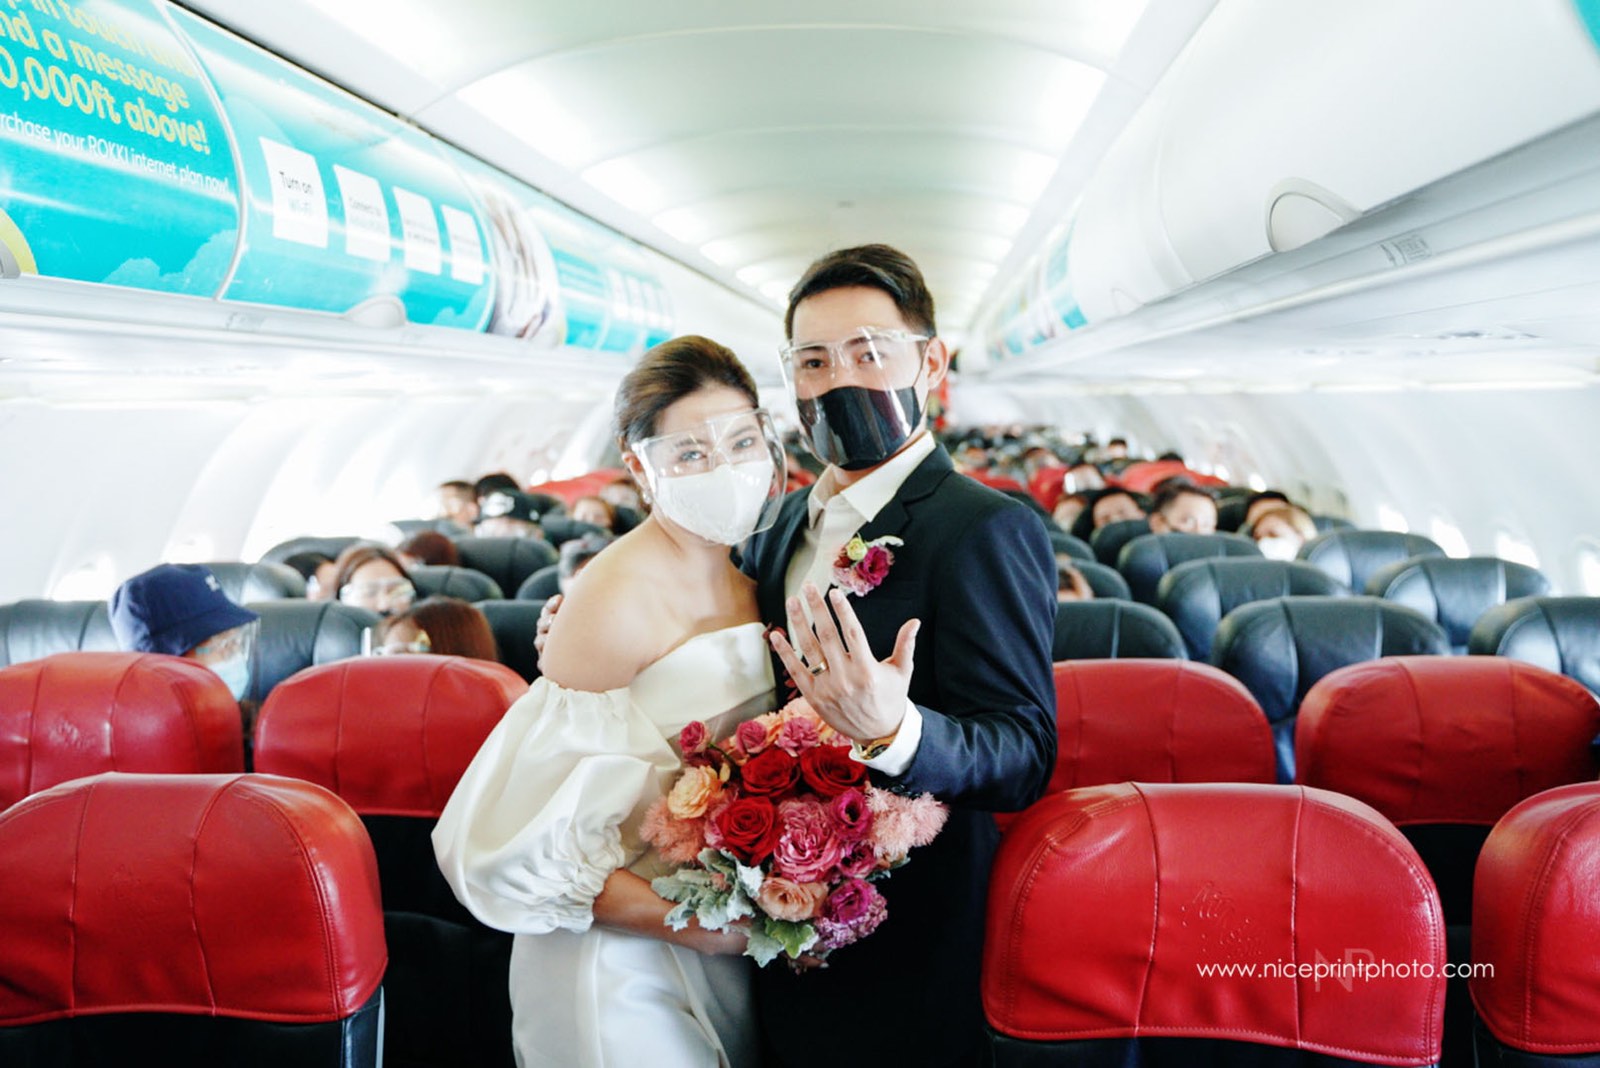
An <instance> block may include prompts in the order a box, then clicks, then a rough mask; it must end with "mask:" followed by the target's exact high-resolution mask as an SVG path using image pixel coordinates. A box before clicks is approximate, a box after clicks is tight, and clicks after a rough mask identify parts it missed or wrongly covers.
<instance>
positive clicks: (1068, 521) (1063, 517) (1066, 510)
mask: <svg viewBox="0 0 1600 1068" xmlns="http://www.w3.org/2000/svg"><path fill="white" fill-rule="evenodd" d="M1088 507H1089V495H1088V494H1087V493H1068V494H1065V495H1064V496H1062V498H1061V499H1060V500H1058V501H1056V506H1055V509H1054V510H1053V511H1051V513H1050V518H1051V519H1052V520H1053V521H1054V522H1055V525H1056V526H1058V527H1060V528H1061V529H1062V530H1071V529H1072V527H1073V524H1074V523H1076V522H1077V521H1078V516H1080V515H1082V514H1083V511H1084V509H1086V508H1088Z"/></svg>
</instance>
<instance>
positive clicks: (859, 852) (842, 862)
mask: <svg viewBox="0 0 1600 1068" xmlns="http://www.w3.org/2000/svg"><path fill="white" fill-rule="evenodd" d="M877 869H878V853H877V851H876V850H875V849H874V848H873V845H872V840H871V839H868V838H863V839H861V840H859V841H856V842H850V843H848V844H847V845H845V846H844V848H843V850H842V851H841V852H840V854H839V867H838V871H839V874H840V875H843V876H845V877H847V878H852V879H865V878H866V877H867V876H868V875H871V874H872V873H873V872H874V871H876V870H877Z"/></svg>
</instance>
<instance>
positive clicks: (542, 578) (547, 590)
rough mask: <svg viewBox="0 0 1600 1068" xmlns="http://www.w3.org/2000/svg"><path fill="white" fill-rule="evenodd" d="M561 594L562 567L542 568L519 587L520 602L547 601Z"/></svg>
mask: <svg viewBox="0 0 1600 1068" xmlns="http://www.w3.org/2000/svg"><path fill="white" fill-rule="evenodd" d="M560 592H561V565H559V564H551V565H550V566H549V567H541V568H540V569H539V570H537V571H535V572H534V573H533V574H531V575H529V576H528V577H527V578H526V579H523V581H522V585H520V586H518V587H517V596H516V599H517V600H519V601H545V600H549V599H550V598H551V597H554V596H555V595H556V594H558V593H560Z"/></svg>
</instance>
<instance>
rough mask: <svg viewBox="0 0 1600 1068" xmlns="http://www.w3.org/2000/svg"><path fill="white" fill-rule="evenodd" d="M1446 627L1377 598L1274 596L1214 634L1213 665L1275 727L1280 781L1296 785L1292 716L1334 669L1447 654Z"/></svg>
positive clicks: (1245, 608)
mask: <svg viewBox="0 0 1600 1068" xmlns="http://www.w3.org/2000/svg"><path fill="white" fill-rule="evenodd" d="M1449 651H1450V646H1449V643H1448V642H1447V641H1446V639H1445V634H1444V630H1443V628H1441V627H1440V626H1439V625H1438V624H1437V623H1435V622H1434V621H1433V620H1431V619H1428V618H1427V617H1426V616H1424V615H1422V613H1420V612H1417V611H1415V610H1413V609H1410V608H1406V607H1404V606H1403V605H1397V604H1393V603H1391V602H1389V601H1385V600H1382V599H1381V598H1377V597H1340V596H1321V597H1316V596H1306V597H1278V598H1274V599H1272V600H1267V601H1255V602H1253V603H1250V604H1245V605H1241V606H1240V607H1238V608H1235V609H1234V610H1233V611H1232V612H1229V613H1228V614H1227V616H1225V617H1224V618H1223V620H1222V622H1221V625H1220V626H1218V628H1217V633H1216V638H1215V640H1214V641H1213V643H1212V646H1211V663H1212V664H1214V665H1216V666H1217V667H1220V668H1222V669H1223V670H1224V671H1226V672H1227V673H1228V674H1230V675H1232V676H1233V677H1234V678H1236V679H1238V680H1239V681H1240V682H1242V683H1244V685H1245V688H1246V689H1248V690H1249V691H1250V692H1251V694H1252V695H1254V696H1255V699H1256V701H1257V702H1258V703H1259V704H1260V705H1261V710H1262V711H1263V712H1265V713H1266V716H1267V719H1268V721H1270V722H1271V723H1272V732H1273V736H1274V738H1275V739H1276V741H1277V748H1278V777H1279V781H1280V782H1285V783H1287V782H1293V781H1294V731H1295V716H1296V713H1297V712H1298V710H1299V708H1300V703H1301V701H1302V700H1303V699H1304V697H1305V695H1306V693H1307V691H1309V690H1310V689H1311V687H1312V685H1313V684H1315V683H1316V682H1317V680H1319V679H1321V678H1322V677H1323V676H1325V675H1327V674H1328V673H1329V672H1331V671H1333V670H1334V669H1336V668H1341V667H1344V666H1345V665H1347V664H1354V663H1358V662H1361V661H1367V660H1374V659H1376V658H1378V657H1385V656H1415V655H1427V654H1438V655H1443V654H1448V653H1449Z"/></svg>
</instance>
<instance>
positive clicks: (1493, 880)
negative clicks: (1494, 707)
mask: <svg viewBox="0 0 1600 1068" xmlns="http://www.w3.org/2000/svg"><path fill="white" fill-rule="evenodd" d="M1597 855H1600V784H1596V783H1581V784H1578V785H1573V786H1563V787H1559V788H1557V789H1554V790H1547V791H1545V792H1544V793H1540V794H1536V795H1534V796H1533V797H1530V798H1528V799H1527V800H1526V801H1523V802H1522V803H1521V804H1519V805H1517V806H1516V807H1515V808H1513V809H1512V810H1511V811H1510V812H1508V813H1506V815H1505V816H1504V817H1502V818H1501V819H1500V821H1499V822H1498V823H1497V824H1496V825H1495V828H1494V830H1493V831H1491V832H1490V833H1489V837H1488V840H1487V841H1486V842H1485V843H1484V846H1483V852H1482V853H1481V854H1480V856H1479V858H1478V867H1477V880H1476V884H1475V885H1476V890H1477V892H1476V895H1475V897H1474V900H1473V913H1472V957H1473V960H1474V961H1475V962H1483V963H1484V964H1487V965H1490V966H1492V967H1493V969H1494V971H1493V974H1492V975H1488V974H1482V975H1480V974H1476V973H1475V974H1474V975H1473V976H1472V978H1471V980H1470V983H1469V985H1470V987H1471V992H1472V1002H1473V1006H1474V1007H1475V1008H1476V1010H1477V1019H1476V1021H1475V1026H1474V1039H1475V1046H1476V1052H1477V1060H1476V1061H1475V1062H1474V1063H1477V1064H1482V1065H1504V1066H1506V1068H1557V1066H1565V1068H1592V1066H1593V1065H1595V1064H1597V1063H1600V966H1597V963H1596V961H1597V958H1596V956H1595V950H1594V947H1595V944H1596V943H1597V942H1600V867H1597V866H1596V864H1595V857H1596V856H1597Z"/></svg>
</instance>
